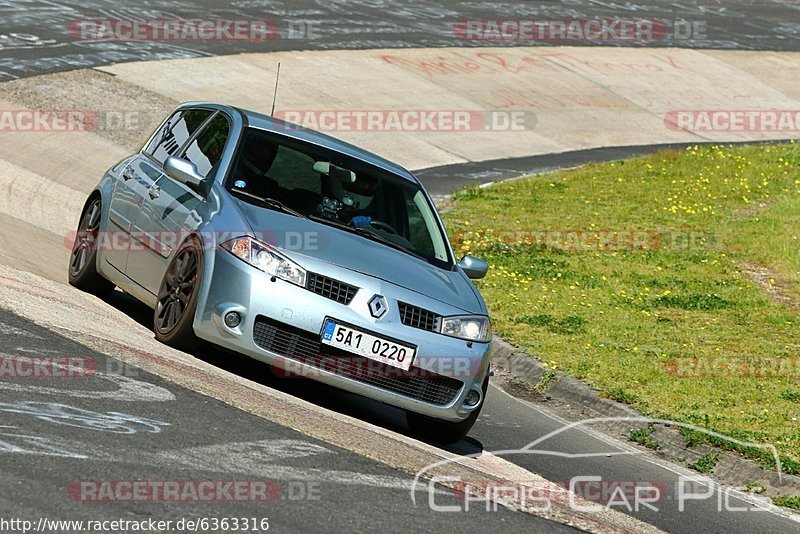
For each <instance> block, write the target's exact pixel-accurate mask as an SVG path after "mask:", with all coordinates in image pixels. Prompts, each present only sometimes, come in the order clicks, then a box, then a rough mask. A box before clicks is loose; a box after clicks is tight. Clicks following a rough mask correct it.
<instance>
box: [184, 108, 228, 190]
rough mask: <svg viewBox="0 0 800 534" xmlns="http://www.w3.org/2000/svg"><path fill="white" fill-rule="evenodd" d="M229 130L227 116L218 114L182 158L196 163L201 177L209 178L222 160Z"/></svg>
mask: <svg viewBox="0 0 800 534" xmlns="http://www.w3.org/2000/svg"><path fill="white" fill-rule="evenodd" d="M229 129H230V128H229V126H228V120H227V119H226V118H225V116H224V115H223V114H222V113H219V114H217V116H216V117H214V118H213V119H212V120H211V122H210V123H208V126H206V127H205V129H204V130H203V131H202V132H201V133H200V135H198V136H197V139H195V140H194V141H192V143H191V144H190V145H189V146H188V147H187V148H186V152H185V153H184V155H183V156H182V157H183V158H184V159H187V160H189V161H191V162H192V163H194V164H195V166H197V170H198V172H199V173H200V175H201V176H203V177H206V176H208V175H209V174H210V173H211V171H212V169H214V170H215V167H216V165H217V164H218V163H219V160H220V159H221V158H222V152H223V150H225V142H226V141H227V140H228V134H229Z"/></svg>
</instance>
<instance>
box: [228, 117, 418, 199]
mask: <svg viewBox="0 0 800 534" xmlns="http://www.w3.org/2000/svg"><path fill="white" fill-rule="evenodd" d="M234 109H236V110H237V111H239V112H240V113H241V114H242V115H243V116H244V117H245V119H246V121H245V125H246V126H252V127H254V128H259V129H261V130H266V131H269V132H274V133H276V134H279V135H283V136H286V137H289V138H292V139H297V140H298V141H303V142H306V143H311V144H314V145H317V146H320V147H323V148H327V149H330V150H334V151H336V152H339V153H342V154H344V155H346V156H349V157H352V158H355V159H359V160H361V161H363V162H365V163H369V164H370V165H374V166H375V167H378V168H381V169H383V170H385V171H388V172H391V173H393V174H396V175H398V176H400V177H402V178H405V179H406V180H408V181H410V182H414V183H415V184H418V183H419V181H418V180H417V178H416V177H415V176H414V175H413V174H411V172H409V171H408V170H407V169H405V168H403V167H401V166H400V165H398V164H397V163H393V162H391V161H389V160H387V159H385V158H382V157H381V156H378V155H377V154H373V153H372V152H370V151H369V150H365V149H363V148H360V147H357V146H355V145H351V144H350V143H347V142H345V141H342V140H341V139H337V138H335V137H332V136H330V135H327V134H324V133H322V132H318V131H316V130H310V129H308V128H304V127H303V126H300V125H298V124H295V123H292V122H287V121H283V120H281V119H276V118H274V117H270V116H269V115H264V114H263V113H257V112H255V111H250V110H247V109H242V108H234Z"/></svg>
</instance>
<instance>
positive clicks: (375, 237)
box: [308, 214, 430, 263]
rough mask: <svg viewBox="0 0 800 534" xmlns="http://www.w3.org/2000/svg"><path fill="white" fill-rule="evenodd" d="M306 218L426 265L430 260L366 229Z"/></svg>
mask: <svg viewBox="0 0 800 534" xmlns="http://www.w3.org/2000/svg"><path fill="white" fill-rule="evenodd" d="M308 218H309V219H311V220H312V221H317V222H321V223H322V224H327V225H330V226H334V227H336V228H341V229H342V230H344V231H346V232H350V233H351V234H358V235H360V236H363V237H366V238H367V239H370V240H372V241H376V242H378V243H381V244H383V245H386V246H387V247H391V248H393V249H395V250H399V251H401V252H405V253H406V254H410V255H412V256H414V257H416V258H419V259H421V260H423V261H425V262H427V263H430V260H429V259H428V258H426V257H425V256H423V255H422V254H419V253H418V252H415V251H413V250H411V249H410V248H408V247H404V246H403V245H401V244H400V243H395V242H394V241H392V240H391V239H387V238H385V237H383V236H382V235H378V234H376V233H375V232H371V231H369V230H367V229H366V228H353V227H352V226H349V225H347V224H344V223H342V222H339V221H336V220H334V219H328V218H326V217H320V216H319V215H314V214H312V215H309V216H308Z"/></svg>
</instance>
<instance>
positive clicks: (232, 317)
mask: <svg viewBox="0 0 800 534" xmlns="http://www.w3.org/2000/svg"><path fill="white" fill-rule="evenodd" d="M241 322H242V316H241V315H239V314H238V313H236V312H228V313H226V314H225V326H227V327H228V328H236V327H237V326H239V323H241Z"/></svg>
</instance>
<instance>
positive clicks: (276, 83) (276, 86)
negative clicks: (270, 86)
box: [269, 61, 281, 117]
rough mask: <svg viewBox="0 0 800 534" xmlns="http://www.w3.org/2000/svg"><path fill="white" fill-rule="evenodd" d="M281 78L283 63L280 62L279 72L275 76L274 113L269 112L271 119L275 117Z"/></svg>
mask: <svg viewBox="0 0 800 534" xmlns="http://www.w3.org/2000/svg"><path fill="white" fill-rule="evenodd" d="M280 77H281V63H280V61H279V62H278V72H277V74H275V92H273V93H272V111H270V112H269V115H270V117H272V116H273V115H275V100H276V99H277V97H278V80H279V79H280Z"/></svg>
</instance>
